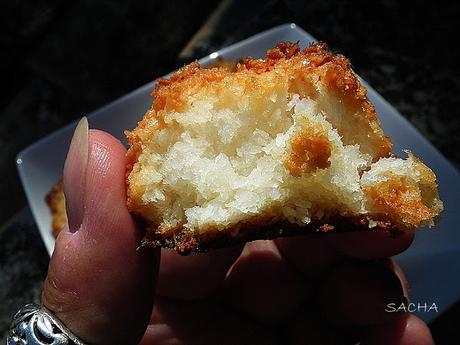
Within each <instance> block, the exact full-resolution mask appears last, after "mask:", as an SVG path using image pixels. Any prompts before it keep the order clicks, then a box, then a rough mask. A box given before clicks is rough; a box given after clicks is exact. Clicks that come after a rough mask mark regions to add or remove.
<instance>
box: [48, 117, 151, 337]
mask: <svg viewBox="0 0 460 345" xmlns="http://www.w3.org/2000/svg"><path fill="white" fill-rule="evenodd" d="M125 166H126V161H125V149H124V147H123V146H122V144H121V143H120V142H119V141H118V140H117V139H115V138H114V137H112V136H111V135H109V134H107V133H104V132H101V131H95V130H91V131H88V122H87V120H86V118H83V119H82V120H81V121H80V123H79V124H78V126H77V129H76V130H75V133H74V136H73V138H72V142H71V145H70V149H69V153H68V156H67V159H66V163H65V167H64V190H65V195H66V201H67V214H68V218H69V226H68V227H66V228H65V229H64V230H62V231H61V233H60V234H59V236H58V238H57V240H56V246H55V250H54V253H53V256H52V258H51V262H50V265H49V269H48V276H47V277H46V281H45V285H44V290H43V294H42V302H43V305H44V306H45V307H46V308H48V309H49V310H51V311H52V312H53V313H54V314H55V315H56V316H57V317H58V318H59V319H60V320H61V321H62V322H63V323H64V324H65V325H66V326H67V327H68V328H69V329H70V330H71V331H72V332H74V334H75V335H77V336H78V337H79V338H80V339H82V340H84V341H86V342H88V343H91V344H136V343H137V342H138V341H139V340H140V338H141V337H142V335H143V333H144V331H145V329H146V327H147V324H148V321H149V317H150V314H151V311H152V306H153V297H154V289H155V285H156V280H157V278H156V277H157V272H158V264H159V251H152V250H148V251H147V250H143V249H141V250H136V249H137V247H138V246H139V243H140V239H141V237H142V234H141V232H140V231H139V229H137V228H136V226H135V223H134V222H133V220H132V218H131V216H130V214H129V212H128V210H127V208H126V189H125Z"/></svg>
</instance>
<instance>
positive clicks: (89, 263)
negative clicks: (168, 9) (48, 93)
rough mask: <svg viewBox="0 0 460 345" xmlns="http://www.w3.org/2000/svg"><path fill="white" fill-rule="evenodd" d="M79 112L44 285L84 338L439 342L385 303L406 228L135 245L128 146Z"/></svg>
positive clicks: (400, 291)
mask: <svg viewBox="0 0 460 345" xmlns="http://www.w3.org/2000/svg"><path fill="white" fill-rule="evenodd" d="M85 121H86V119H83V120H82V122H81V123H80V125H79V128H78V129H77V131H76V134H75V135H74V138H73V140H72V144H71V148H70V151H69V154H68V157H67V161H66V165H65V170H64V174H65V176H64V184H65V193H66V198H67V208H68V210H67V211H68V215H69V226H68V227H67V228H66V229H65V230H63V231H62V232H61V233H60V235H59V237H58V238H57V241H56V249H55V252H54V254H53V256H52V259H51V262H50V266H49V271H48V276H47V278H46V281H45V286H44V291H43V296H42V301H43V304H44V306H46V307H47V308H48V309H50V310H51V311H53V312H54V313H55V315H57V316H58V317H59V318H60V319H61V320H62V321H63V322H64V324H66V325H67V326H68V327H69V329H71V330H72V331H73V332H74V333H75V334H76V335H78V336H79V337H80V338H81V339H83V340H85V341H87V342H88V343H90V344H124V345H127V344H138V343H140V344H142V345H150V344H152V345H153V344H155V345H157V344H160V345H161V344H171V345H172V344H279V343H282V344H326V345H327V344H355V343H356V341H357V340H360V341H361V344H363V345H380V344H394V345H409V344H410V345H431V344H434V342H433V339H432V337H431V335H430V331H429V329H428V327H427V325H426V324H424V323H423V322H422V321H421V320H419V319H417V318H416V317H415V316H413V315H410V314H404V313H403V314H396V313H386V312H385V311H384V309H385V305H386V304H387V303H398V304H400V303H403V302H404V301H406V297H407V289H406V287H407V282H406V281H405V278H404V275H403V273H402V271H401V270H400V269H399V267H397V266H396V264H395V263H393V262H392V261H391V260H390V259H387V258H388V257H390V256H392V255H395V254H397V253H400V252H401V251H403V250H405V249H406V248H408V247H409V245H410V244H411V242H412V240H413V235H412V234H411V233H407V234H404V235H402V236H399V237H396V238H393V237H390V236H389V235H388V234H385V233H348V234H335V235H333V234H327V235H319V236H306V237H300V238H283V239H278V240H275V241H256V242H252V243H247V244H246V245H241V246H239V247H234V248H228V249H222V250H214V251H211V252H209V253H207V254H192V255H190V256H187V257H181V256H179V255H178V254H176V253H175V252H171V251H167V250H161V251H160V250H153V249H146V248H141V249H138V245H139V241H140V239H141V238H142V231H141V230H140V229H139V228H138V227H137V226H136V224H135V222H134V221H133V219H132V218H131V216H130V215H129V213H128V210H127V209H126V204H125V200H126V191H125V182H124V181H125V180H124V179H125V165H126V161H125V153H126V152H125V149H124V147H123V146H122V144H121V143H120V142H119V141H118V140H117V139H115V138H113V137H112V136H110V135H109V134H107V133H104V132H101V131H95V130H90V131H88V129H87V123H86V122H85ZM160 257H161V262H160ZM154 304H155V307H154V308H153V305H154ZM152 310H153V312H152Z"/></svg>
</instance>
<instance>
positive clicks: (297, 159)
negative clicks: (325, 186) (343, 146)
mask: <svg viewBox="0 0 460 345" xmlns="http://www.w3.org/2000/svg"><path fill="white" fill-rule="evenodd" d="M330 156H331V144H330V143H329V140H328V138H327V136H326V135H323V134H316V135H315V134H313V135H312V134H311V133H310V131H309V130H306V131H303V132H301V133H299V134H297V135H296V136H295V137H294V139H293V140H292V142H291V154H290V155H289V157H288V158H287V159H286V160H285V161H284V165H285V166H286V168H287V169H288V170H289V171H290V172H291V175H292V176H296V177H298V176H300V175H301V174H303V173H305V172H308V173H309V172H313V171H315V170H317V169H325V168H327V167H329V166H330V165H331V162H330V161H329V157H330Z"/></svg>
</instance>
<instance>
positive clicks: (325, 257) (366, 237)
mask: <svg viewBox="0 0 460 345" xmlns="http://www.w3.org/2000/svg"><path fill="white" fill-rule="evenodd" d="M413 239H414V232H413V231H407V232H401V233H399V234H396V235H395V234H393V233H390V232H388V231H382V230H379V231H357V232H346V233H328V234H317V235H311V236H302V237H288V238H280V239H277V240H275V243H276V245H277V246H278V248H279V250H280V251H281V253H282V254H283V256H284V257H285V258H286V259H287V260H288V261H289V262H290V263H291V264H292V265H293V266H294V267H296V268H297V269H299V270H300V271H301V272H303V273H304V274H307V275H312V276H316V275H319V274H322V273H323V272H324V271H326V270H328V269H329V267H331V266H332V265H334V264H335V263H337V262H338V261H340V260H341V259H342V258H344V257H345V258H353V259H361V260H370V259H381V258H387V257H390V256H393V255H396V254H399V253H401V252H403V251H404V250H406V249H407V248H408V247H409V246H410V245H411V243H412V241H413Z"/></svg>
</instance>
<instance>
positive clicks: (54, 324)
mask: <svg viewBox="0 0 460 345" xmlns="http://www.w3.org/2000/svg"><path fill="white" fill-rule="evenodd" d="M6 344H7V345H85V343H84V342H83V341H81V340H80V339H78V338H77V337H76V336H75V335H74V334H73V333H72V332H71V331H69V330H68V329H67V327H65V326H64V325H63V324H62V322H61V321H59V320H58V319H57V318H56V316H54V315H53V314H52V313H51V312H50V311H49V310H47V309H46V308H44V307H40V306H39V305H37V304H27V305H25V306H24V307H22V308H21V309H19V311H18V312H17V313H16V314H15V315H14V317H13V322H12V323H11V326H10V330H9V332H8V336H7V338H6Z"/></svg>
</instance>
